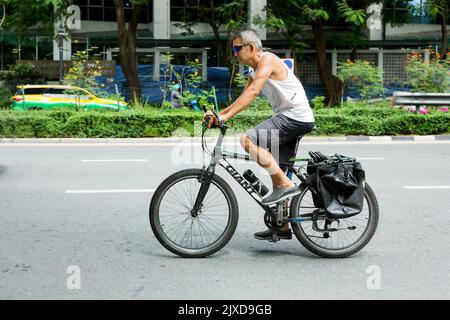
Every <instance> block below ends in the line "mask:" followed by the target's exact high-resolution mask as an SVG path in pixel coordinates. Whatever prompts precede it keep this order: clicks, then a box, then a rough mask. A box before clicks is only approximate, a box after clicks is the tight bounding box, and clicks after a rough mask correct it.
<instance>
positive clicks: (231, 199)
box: [149, 169, 239, 258]
mask: <svg viewBox="0 0 450 320" xmlns="http://www.w3.org/2000/svg"><path fill="white" fill-rule="evenodd" d="M201 174H202V170H200V169H187V170H182V171H179V172H176V173H174V174H172V175H171V176H169V177H168V178H167V179H166V180H164V181H163V182H162V183H161V185H160V186H159V187H158V188H157V189H156V190H155V193H154V195H153V198H152V201H151V203H150V214H149V218H150V225H151V228H152V230H153V233H154V234H155V236H156V238H157V239H158V241H159V242H160V243H161V244H162V245H163V246H164V247H165V248H166V249H168V250H169V251H171V252H173V253H175V254H177V255H179V256H181V257H193V258H200V257H206V256H208V255H211V254H213V253H215V252H217V251H219V250H220V249H222V248H223V247H224V246H225V245H226V244H227V243H228V241H230V239H231V237H232V236H233V234H234V231H235V230H236V227H237V223H238V216H239V213H238V205H237V201H236V196H235V195H234V193H233V191H232V190H231V188H230V186H229V185H228V184H227V183H226V182H225V180H223V179H222V178H220V177H219V176H217V175H214V176H213V178H212V181H211V185H210V187H209V190H208V193H207V194H206V196H205V198H204V200H203V205H202V207H201V209H200V211H199V212H198V215H195V216H193V215H192V214H191V210H192V208H193V207H194V203H195V199H196V197H197V194H198V192H199V190H200V186H201V182H199V178H200V176H201Z"/></svg>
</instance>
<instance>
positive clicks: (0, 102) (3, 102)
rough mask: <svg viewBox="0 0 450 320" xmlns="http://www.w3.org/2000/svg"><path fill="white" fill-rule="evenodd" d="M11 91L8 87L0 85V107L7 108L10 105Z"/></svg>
mask: <svg viewBox="0 0 450 320" xmlns="http://www.w3.org/2000/svg"><path fill="white" fill-rule="evenodd" d="M11 97H12V92H11V90H9V88H8V87H5V86H1V87H0V109H9V108H10V107H11Z"/></svg>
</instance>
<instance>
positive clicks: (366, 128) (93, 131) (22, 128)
mask: <svg viewBox="0 0 450 320" xmlns="http://www.w3.org/2000/svg"><path fill="white" fill-rule="evenodd" d="M314 113H315V117H316V125H317V130H315V131H314V132H313V133H311V135H404V134H417V135H428V134H446V133H450V114H449V113H443V112H438V111H435V112H431V113H430V114H427V115H420V114H414V113H410V112H408V111H404V110H398V109H393V108H390V107H386V106H385V105H375V106H371V107H368V106H361V105H358V104H357V105H353V106H348V105H347V106H344V107H340V108H333V109H328V108H324V109H318V110H314ZM270 116H271V112H265V111H260V112H253V111H252V110H251V109H247V110H246V111H244V112H242V113H240V114H238V115H237V116H236V117H235V118H233V119H231V120H230V121H229V123H228V124H229V128H230V129H229V134H237V133H242V132H245V131H246V130H247V129H249V128H251V127H254V126H255V125H256V124H258V123H260V122H262V121H264V120H266V119H268V118H269V117H270ZM201 117H202V114H201V113H197V112H190V111H183V110H167V111H161V110H157V109H149V110H143V111H137V110H127V111H120V112H100V111H87V112H76V111H69V110H53V111H0V136H1V137H3V138H15V137H17V138H32V137H37V138H41V137H83V138H84V137H85V138H91V137H117V138H119V137H120V138H137V137H169V136H172V135H185V136H189V135H190V136H192V135H194V133H195V134H196V135H198V134H199V133H200V132H201V125H200V120H201Z"/></svg>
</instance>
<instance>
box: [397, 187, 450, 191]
mask: <svg viewBox="0 0 450 320" xmlns="http://www.w3.org/2000/svg"><path fill="white" fill-rule="evenodd" d="M403 188H405V189H412V190H433V189H450V186H403Z"/></svg>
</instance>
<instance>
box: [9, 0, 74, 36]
mask: <svg viewBox="0 0 450 320" xmlns="http://www.w3.org/2000/svg"><path fill="white" fill-rule="evenodd" d="M69 5H70V1H68V0H28V1H21V0H0V6H1V10H2V18H1V22H2V23H1V28H2V29H4V30H8V31H13V32H16V33H17V34H19V35H25V34H27V33H29V32H30V28H33V30H34V31H36V32H43V33H46V34H50V35H52V36H53V35H54V24H55V22H56V21H57V19H59V17H61V15H66V14H67V13H66V10H67V7H68V6H69ZM49 12H54V13H55V14H49Z"/></svg>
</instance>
